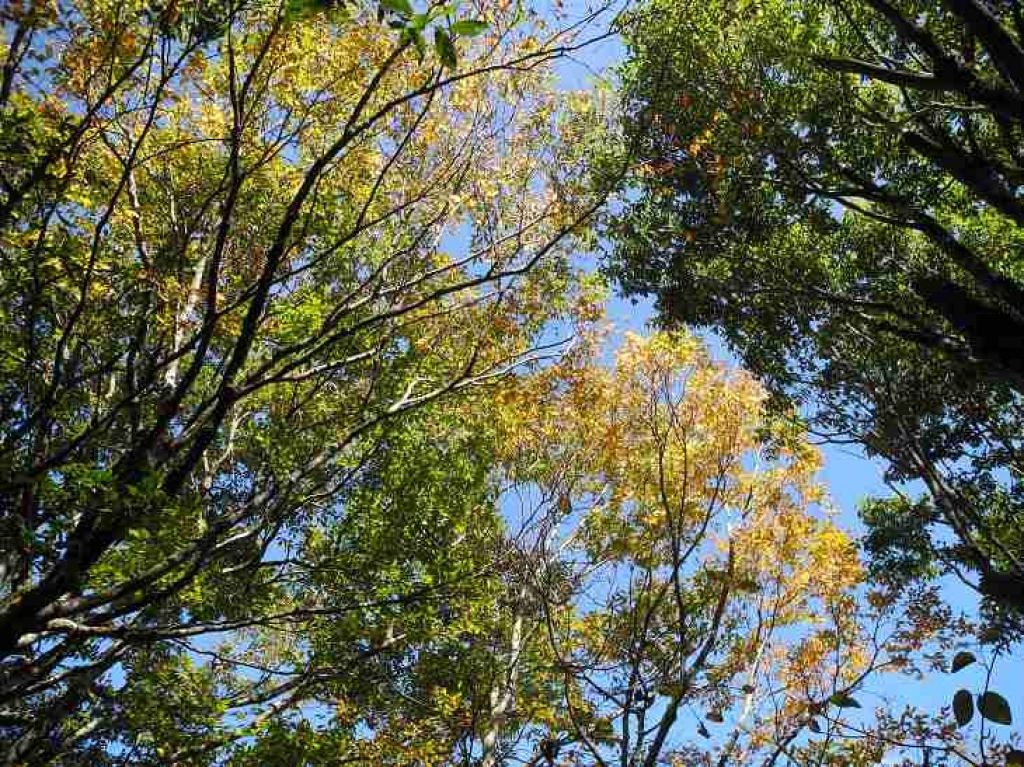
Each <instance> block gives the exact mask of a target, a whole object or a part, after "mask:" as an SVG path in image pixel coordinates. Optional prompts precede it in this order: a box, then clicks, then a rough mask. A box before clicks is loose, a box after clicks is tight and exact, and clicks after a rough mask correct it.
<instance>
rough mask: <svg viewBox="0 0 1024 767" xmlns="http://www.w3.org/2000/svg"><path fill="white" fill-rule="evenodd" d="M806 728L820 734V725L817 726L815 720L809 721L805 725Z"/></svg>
mask: <svg viewBox="0 0 1024 767" xmlns="http://www.w3.org/2000/svg"><path fill="white" fill-rule="evenodd" d="M807 726H808V727H810V728H811V732H817V733H821V725H820V724H818V720H817V719H811V721H809V722H808V723H807Z"/></svg>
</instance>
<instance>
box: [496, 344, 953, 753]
mask: <svg viewBox="0 0 1024 767" xmlns="http://www.w3.org/2000/svg"><path fill="white" fill-rule="evenodd" d="M594 352H595V348H593V347H592V348H591V349H590V351H589V352H588V350H587V348H586V345H583V346H581V348H579V349H577V351H576V354H575V355H572V356H570V357H569V358H568V359H566V360H565V361H563V362H562V363H560V364H559V365H556V366H553V367H551V368H548V369H547V370H545V371H543V372H542V373H540V374H538V375H537V376H536V377H534V379H533V380H532V382H530V383H529V384H527V385H520V386H519V387H517V388H516V389H515V390H514V391H512V392H510V394H509V395H508V397H509V404H510V405H511V408H510V410H509V411H508V415H507V417H506V419H505V424H506V425H505V427H504V428H506V429H508V430H509V434H510V437H509V438H507V439H505V440H502V444H503V446H504V448H503V450H504V451H505V453H506V455H507V458H506V461H507V462H508V463H507V466H508V468H507V469H506V471H507V472H508V475H509V480H508V481H509V483H510V488H509V490H508V491H507V493H508V496H509V500H508V501H507V502H506V506H507V507H508V509H509V510H508V511H507V512H506V516H507V517H509V518H510V520H511V522H512V531H514V532H517V534H516V535H515V537H514V540H515V542H516V545H517V547H518V550H519V551H520V552H522V554H521V560H522V564H521V565H520V567H519V568H518V570H517V572H518V573H519V576H518V589H519V591H518V593H519V594H520V596H519V598H518V599H516V600H515V601H514V602H513V603H512V607H510V611H509V614H510V615H514V616H515V620H516V622H517V625H518V628H517V629H516V631H514V632H513V631H510V632H509V633H508V634H507V637H508V640H507V643H506V648H507V649H508V650H509V651H510V652H509V653H508V658H509V659H508V661H507V662H506V667H507V668H508V672H507V673H506V675H504V676H503V677H502V680H503V681H502V685H503V687H502V691H503V692H504V693H505V694H506V695H507V696H508V697H509V698H510V699H511V700H512V701H513V703H511V704H509V705H508V706H507V708H508V709H511V710H514V711H515V712H516V714H517V715H518V718H515V719H513V718H512V717H507V716H503V717H502V719H501V721H500V726H501V732H502V734H503V736H504V737H503V738H498V739H496V740H497V742H498V743H501V744H504V749H505V750H504V751H502V752H500V753H501V755H502V756H503V757H505V758H506V759H508V758H511V756H512V755H515V757H516V758H518V759H521V760H522V761H524V762H525V763H528V764H534V765H544V764H553V763H562V762H556V761H555V755H556V754H561V755H562V757H561V758H564V759H567V760H569V761H568V762H567V763H582V764H595V765H606V764H607V765H611V764H620V765H655V764H667V763H669V764H719V765H732V764H737V765H739V764H760V763H764V764H775V763H779V764H782V763H787V764H811V763H839V762H838V761H835V762H833V761H829V760H832V759H835V760H840V759H843V758H846V759H848V760H850V763H878V761H880V760H881V759H882V757H883V755H885V754H889V755H890V756H891V755H892V754H895V753H897V752H898V751H899V748H900V746H901V745H902V744H901V740H900V736H901V735H902V734H903V733H905V732H906V731H907V729H908V728H907V727H906V723H905V722H895V721H890V722H887V723H886V724H884V725H881V726H879V728H878V731H877V732H870V733H868V734H867V736H862V733H861V726H860V725H859V723H858V722H857V719H856V718H851V717H850V712H851V711H852V710H853V709H855V708H859V707H860V703H859V701H858V700H857V698H856V697H855V696H856V695H859V691H860V690H861V688H863V687H865V686H866V685H869V684H870V680H871V679H872V678H873V675H875V674H877V673H879V672H882V671H896V670H897V669H903V670H907V671H913V670H914V669H915V668H916V665H915V664H916V663H917V661H918V660H919V654H920V652H921V651H922V648H923V647H925V646H926V645H927V644H928V643H929V642H931V641H933V640H934V641H940V642H942V641H947V640H948V639H949V637H950V636H955V630H956V626H955V621H945V622H944V621H943V619H942V617H940V616H941V615H943V614H944V613H943V608H941V607H940V606H938V605H937V604H936V603H935V602H934V601H930V600H929V598H927V597H926V596H925V595H924V594H923V593H922V594H919V595H917V596H915V597H913V598H911V599H910V600H909V601H907V602H901V601H900V599H898V598H896V597H895V596H894V593H893V592H891V591H888V592H883V591H882V590H876V591H874V592H872V593H871V595H870V598H867V597H868V593H867V592H866V590H865V589H864V575H865V574H864V571H863V569H862V567H861V564H860V561H859V555H858V551H857V548H856V545H855V544H854V542H853V541H852V540H851V539H850V538H848V537H847V536H846V535H845V534H844V533H843V532H842V531H840V530H839V529H838V528H837V527H836V526H835V525H834V524H833V522H832V521H831V520H830V519H829V515H828V513H827V511H826V510H825V508H824V506H823V504H824V502H825V497H824V495H823V490H822V488H821V487H820V486H819V485H818V484H817V482H816V481H815V473H816V471H817V469H818V467H819V465H820V463H819V462H820V456H819V455H818V453H817V451H816V450H815V449H814V448H813V447H812V446H810V445H809V444H808V443H807V442H806V441H805V439H804V435H803V434H801V433H800V432H799V431H798V430H795V429H793V428H792V426H791V424H790V423H789V422H787V421H786V420H785V419H780V418H777V417H773V416H771V415H770V414H768V413H766V411H765V410H764V408H763V403H764V399H765V392H764V390H763V389H762V388H761V387H760V386H759V385H758V384H757V383H756V382H755V381H754V380H753V379H752V378H751V377H749V376H748V375H746V374H744V373H742V372H738V371H730V370H728V369H727V368H725V367H724V366H721V365H716V364H714V363H712V362H711V361H710V360H709V359H708V357H707V353H706V351H705V349H704V348H703V346H702V344H701V343H700V342H699V341H698V340H697V339H696V338H694V337H693V336H689V335H686V334H655V335H653V336H651V337H649V338H641V337H637V336H630V337H628V338H627V340H626V341H625V343H624V345H623V348H622V349H621V350H620V351H619V353H618V356H617V358H616V363H615V367H614V369H613V370H609V369H608V368H606V367H603V366H602V365H600V364H599V363H597V362H596V361H595V357H596V355H595V354H594ZM524 402H525V403H529V405H530V406H529V407H524V406H523V403H524ZM526 413H530V415H524V414H526ZM911 605H914V606H913V607H911ZM908 608H910V609H908ZM904 610H906V611H907V612H906V614H905V615H902V614H901V613H903V611H904ZM936 610H938V612H936ZM936 618H938V620H936ZM943 635H945V638H943ZM538 657H540V658H542V659H546V660H543V661H540V662H538V660H537V659H538ZM552 670H553V671H554V672H555V676H554V678H552V676H551V674H552ZM531 715H532V718H531ZM947 729H950V728H947ZM930 743H931V745H933V746H934V747H935V748H936V753H952V754H958V753H961V752H962V751H963V748H962V746H963V744H962V743H959V742H957V739H956V736H955V734H950V733H946V735H945V736H940V737H937V738H935V739H934V740H931V741H930ZM573 759H575V760H576V761H575V762H573V761H572V760H573ZM857 759H861V760H862V761H860V762H858V761H856V760H857ZM863 760H870V761H863Z"/></svg>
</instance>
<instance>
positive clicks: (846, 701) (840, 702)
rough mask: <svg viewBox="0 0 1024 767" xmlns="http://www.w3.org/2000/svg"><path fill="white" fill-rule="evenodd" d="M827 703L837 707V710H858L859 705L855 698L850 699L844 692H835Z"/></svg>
mask: <svg viewBox="0 0 1024 767" xmlns="http://www.w3.org/2000/svg"><path fill="white" fill-rule="evenodd" d="M828 701H829V703H831V704H832V705H833V706H839V708H860V703H858V702H857V700H856V699H855V698H851V697H850V696H849V695H847V694H846V693H845V692H837V693H836V694H835V695H833V696H832V697H831V698H829V699H828Z"/></svg>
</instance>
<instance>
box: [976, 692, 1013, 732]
mask: <svg viewBox="0 0 1024 767" xmlns="http://www.w3.org/2000/svg"><path fill="white" fill-rule="evenodd" d="M978 711H980V712H981V715H982V716H983V717H985V718H986V719H988V720H989V721H990V722H995V723H996V724H1013V716H1011V715H1010V704H1009V703H1007V702H1006V698H1004V697H1003V696H1002V695H1000V694H999V693H997V692H986V693H984V694H983V695H979V696H978Z"/></svg>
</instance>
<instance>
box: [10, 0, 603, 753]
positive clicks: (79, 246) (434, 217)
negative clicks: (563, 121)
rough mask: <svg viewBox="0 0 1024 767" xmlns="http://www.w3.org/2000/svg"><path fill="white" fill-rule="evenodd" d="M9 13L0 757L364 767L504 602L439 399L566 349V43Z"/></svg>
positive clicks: (467, 393)
mask: <svg viewBox="0 0 1024 767" xmlns="http://www.w3.org/2000/svg"><path fill="white" fill-rule="evenodd" d="M3 13H4V25H5V34H6V35H7V37H6V38H5V44H4V48H3V51H2V54H3V61H4V66H3V71H2V83H0V110H2V111H0V143H2V146H3V152H2V158H0V187H2V188H0V314H2V319H3V321H2V323H0V365H2V374H3V375H2V378H3V380H2V382H0V513H2V517H0V526H2V535H3V541H4V545H3V561H2V566H0V659H2V662H3V671H2V674H0V712H2V713H0V728H2V729H0V734H2V738H0V740H2V743H3V748H4V753H5V756H4V758H5V759H6V760H7V761H10V762H13V763H22V762H32V763H42V762H46V761H48V760H58V759H59V760H77V761H83V762H85V761H95V762H113V763H117V762H119V761H121V762H130V763H147V762H149V763H168V762H173V763H189V762H199V761H203V760H210V759H220V758H225V759H226V758H228V755H230V754H234V755H235V756H234V757H232V758H236V759H238V760H241V761H246V760H250V761H257V762H265V761H274V760H275V759H277V760H282V759H284V760H286V761H289V760H290V757H288V756H287V755H289V754H291V755H294V754H296V753H300V754H301V753H306V752H305V751H303V749H307V748H308V749H313V751H309V754H310V756H309V758H310V759H315V758H317V757H316V753H314V752H315V749H317V748H319V749H326V751H321V752H318V753H321V757H319V758H323V757H322V754H323V753H326V752H327V751H330V752H331V753H332V754H333V755H334V756H332V757H331V758H335V756H336V754H337V753H338V752H339V750H340V749H342V748H343V747H344V748H352V749H356V750H357V751H358V749H359V748H362V747H363V746H360V745H359V744H358V743H356V742H355V741H359V740H360V739H363V740H365V739H366V733H367V732H370V733H371V734H372V733H374V732H378V731H379V730H380V728H378V727H374V726H373V725H372V717H373V716H374V710H375V708H374V707H375V706H376V705H377V701H379V700H381V699H382V696H386V695H387V694H388V693H387V691H388V690H390V691H391V692H390V694H391V695H392V698H396V697H398V696H399V695H400V694H401V693H403V692H405V687H404V686H408V685H409V684H413V682H412V681H410V680H414V679H415V678H416V675H417V674H419V673H420V670H419V669H420V666H421V665H422V664H424V663H427V661H428V660H429V659H430V658H431V657H440V655H439V652H440V651H439V650H437V648H438V647H439V646H441V645H443V644H444V643H445V642H448V641H449V637H448V635H447V634H446V633H445V631H442V630H441V629H443V628H444V627H445V626H446V625H447V624H445V623H444V621H443V620H442V619H441V618H439V617H438V615H439V613H438V611H439V609H440V605H442V604H445V603H446V600H447V601H448V602H450V603H451V604H452V605H454V607H453V608H452V609H453V610H455V611H458V610H460V609H465V610H467V611H468V610H469V607H465V605H463V607H459V604H462V603H460V600H462V599H463V597H464V596H465V594H466V591H465V588H464V584H465V581H466V579H467V578H470V577H471V574H472V576H473V577H479V578H481V579H483V580H484V581H485V582H486V577H487V573H486V572H482V571H485V570H487V566H486V563H485V562H484V553H485V552H486V549H482V548H481V546H480V540H479V537H480V536H482V537H483V538H486V535H487V531H488V530H489V529H491V527H493V525H494V524H495V519H494V516H493V509H492V508H491V507H490V506H488V505H487V503H486V502H485V501H486V498H487V497H488V496H487V493H488V492H489V491H488V489H487V485H486V482H485V481H484V473H483V472H481V471H480V470H479V469H478V468H477V467H476V466H475V465H474V460H477V459H478V460H479V461H480V465H483V466H487V465H488V463H487V459H486V453H487V450H488V449H489V448H488V447H487V440H486V430H484V429H481V428H479V423H478V422H476V423H477V425H476V426H473V424H474V421H473V420H472V419H471V418H470V417H469V416H468V415H467V414H466V411H464V410H461V409H460V408H459V407H456V406H455V405H443V403H445V402H447V401H449V400H452V401H453V400H455V399H456V398H458V397H460V396H461V397H463V398H466V397H470V398H471V396H472V393H473V392H475V391H476V390H477V389H479V388H480V387H482V386H483V385H484V384H487V383H490V382H493V381H496V380H498V379H500V378H501V377H503V376H506V375H509V374H510V373H511V372H512V371H514V370H516V369H518V368H519V367H521V366H523V365H527V364H530V363H531V361H536V360H537V359H540V358H543V357H544V356H546V355H547V354H550V353H552V352H553V349H552V348H551V347H546V348H545V347H542V346H538V338H539V334H540V333H541V332H542V331H543V330H544V328H545V327H546V323H547V322H548V321H549V320H550V319H552V318H554V317H557V316H559V315H560V314H561V313H562V312H564V311H567V310H568V308H569V303H568V299H567V298H566V297H565V296H566V292H567V291H569V290H570V287H569V286H570V285H571V283H572V282H573V280H574V277H573V275H572V274H571V272H570V271H569V270H568V269H567V267H566V263H565V254H566V253H567V252H568V251H569V250H570V249H571V248H572V247H573V242H574V241H575V240H574V238H575V237H577V236H579V235H582V234H584V228H583V223H584V222H585V221H586V219H587V217H588V216H589V214H590V212H591V211H592V210H593V208H594V206H595V205H596V204H597V201H596V200H594V199H590V198H586V197H583V196H581V195H578V194H575V193H573V192H572V190H574V189H579V188H581V186H580V185H579V184H575V185H574V183H573V180H572V176H573V174H577V173H578V171H579V168H578V166H577V165H575V164H573V163H564V164H563V163H559V162H557V161H556V159H557V157H558V154H559V152H560V151H561V150H560V145H559V144H558V142H557V140H554V139H553V136H556V135H557V128H558V126H557V119H558V118H557V116H556V115H557V111H558V110H557V108H556V102H555V99H554V96H553V94H552V93H551V91H550V88H549V75H548V66H549V64H550V62H551V61H552V60H553V59H555V58H556V57H557V56H559V55H560V54H562V53H564V52H565V51H567V50H571V49H572V46H573V45H576V44H577V43H575V42H574V41H573V39H572V37H571V36H570V35H568V34H567V33H566V32H564V31H560V30H557V29H546V28H544V27H543V25H539V26H538V25H537V24H532V23H529V22H524V21H523V18H524V17H523V16H522V15H519V14H517V12H516V9H514V8H512V7H510V6H509V5H508V4H506V5H505V6H498V7H495V8H493V9H488V10H487V12H486V14H481V16H480V17H479V18H477V17H474V16H465V15H457V14H456V11H455V10H453V9H452V7H450V6H441V5H438V4H431V5H430V6H429V7H428V8H427V9H426V10H424V11H423V12H420V11H419V10H417V9H416V8H414V7H412V6H411V5H410V4H408V3H405V2H384V3H381V5H380V7H379V8H378V7H376V6H372V7H368V6H362V5H354V4H341V3H337V4H336V3H318V2H298V3H296V2H282V3H279V2H262V1H256V2H249V1H248V0H243V1H241V2H212V1H211V2H207V1H206V0H195V1H191V0H178V1H177V2H170V3H166V4H149V3H137V4H131V3H129V4H125V3H111V2H105V1H97V2H91V1H88V2H76V3H61V4H57V3H53V4H51V3H36V2H25V3H12V4H7V5H6V6H5V8H4V11H3ZM425 41H427V42H433V45H432V46H428V45H427V44H426V42H425ZM566 190H569V191H566ZM435 403H436V407H437V408H438V409H437V410H430V409H429V408H428V406H434V405H435ZM442 405H443V406H442ZM421 410H422V411H423V414H422V415H416V413H417V412H418V411H421ZM472 428H476V435H477V436H476V437H475V436H474V433H473V431H471V430H470V429H472ZM467 430H470V431H467ZM441 498H443V499H445V503H443V504H442V503H440V502H439V499H441ZM470 518H474V519H476V524H475V526H474V527H473V529H472V530H471V531H468V530H467V520H468V519H470ZM460 531H461V532H460ZM481 590H482V591H481V593H486V592H487V590H486V589H484V588H482V587H481ZM463 601H464V600H463ZM470 612H471V611H470ZM428 665H429V664H428ZM438 673H440V672H438ZM374 685H378V686H379V687H380V689H381V690H383V692H375V691H374ZM389 685H390V687H389ZM353 707H354V708H353ZM332 709H333V710H334V712H335V713H334V716H333V718H331V717H327V718H328V720H329V726H328V727H327V728H326V729H327V731H328V734H327V735H323V736H322V737H321V736H320V735H317V733H316V732H315V731H314V730H315V728H312V727H311V726H310V724H309V722H311V721H314V720H316V718H317V717H318V716H322V715H323V713H324V711H325V710H332ZM353 710H357V711H361V712H362V713H361V714H360V715H359V716H353V715H352V711H353ZM366 717H370V718H371V719H368V718H366ZM408 720H409V721H408V725H409V727H412V728H415V727H416V726H419V725H418V724H417V719H416V717H415V716H413V715H412V714H410V715H409V717H408ZM368 722H371V723H370V724H368ZM367 747H369V746H367Z"/></svg>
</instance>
